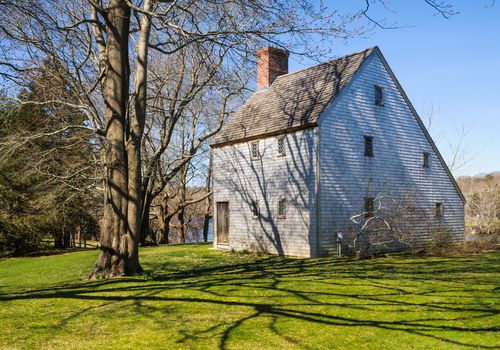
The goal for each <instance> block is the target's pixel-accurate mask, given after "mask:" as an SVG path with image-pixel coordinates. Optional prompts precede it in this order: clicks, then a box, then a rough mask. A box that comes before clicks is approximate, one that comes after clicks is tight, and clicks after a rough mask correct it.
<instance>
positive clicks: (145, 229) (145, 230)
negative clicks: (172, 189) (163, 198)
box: [140, 186, 153, 245]
mask: <svg viewBox="0 0 500 350" xmlns="http://www.w3.org/2000/svg"><path fill="white" fill-rule="evenodd" d="M143 189H144V186H143ZM152 202H153V196H152V195H151V193H150V192H148V193H146V195H145V196H143V200H142V213H141V216H142V219H141V238H140V242H141V245H145V244H146V239H147V238H148V236H149V235H150V234H151V229H150V226H149V217H150V215H149V214H150V212H151V203H152Z"/></svg>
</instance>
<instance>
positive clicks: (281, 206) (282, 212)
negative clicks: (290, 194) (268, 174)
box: [278, 199, 286, 218]
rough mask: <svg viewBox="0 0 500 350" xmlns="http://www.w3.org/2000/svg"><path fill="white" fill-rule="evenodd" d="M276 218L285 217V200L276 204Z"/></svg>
mask: <svg viewBox="0 0 500 350" xmlns="http://www.w3.org/2000/svg"><path fill="white" fill-rule="evenodd" d="M278 216H279V217H282V218H284V217H285V216H286V199H281V200H280V201H279V202H278Z"/></svg>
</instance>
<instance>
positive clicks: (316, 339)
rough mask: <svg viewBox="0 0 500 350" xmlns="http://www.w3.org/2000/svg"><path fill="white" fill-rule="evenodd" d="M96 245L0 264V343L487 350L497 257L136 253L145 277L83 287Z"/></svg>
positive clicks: (494, 316)
mask: <svg viewBox="0 0 500 350" xmlns="http://www.w3.org/2000/svg"><path fill="white" fill-rule="evenodd" d="M96 255H97V251H85V252H78V253H70V254H64V255H58V256H47V257H36V258H12V259H5V260H2V261H0V325H1V326H0V329H1V336H0V348H2V349H149V348H151V349H156V348H158V349H252V350H254V349H280V350H285V349H494V348H498V347H499V346H500V315H499V305H498V302H499V300H500V252H498V251H497V252H496V253H489V254H482V255H473V256H455V257H423V256H422V257H418V256H407V255H406V256H405V255H395V256H389V257H384V258H378V259H374V260H362V261H357V260H351V259H335V258H324V259H291V258H282V257H271V256H254V255H247V254H235V253H229V252H222V251H214V250H211V249H209V246H207V245H189V246H164V247H159V248H145V249H142V250H141V259H142V264H143V267H144V268H145V269H146V271H147V272H148V274H147V276H145V277H137V278H123V279H114V280H101V281H95V282H86V281H83V280H82V278H83V277H84V276H85V274H86V273H87V272H88V271H90V269H91V267H92V265H93V263H94V261H95V258H96Z"/></svg>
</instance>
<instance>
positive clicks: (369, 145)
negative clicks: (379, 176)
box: [365, 136, 373, 157]
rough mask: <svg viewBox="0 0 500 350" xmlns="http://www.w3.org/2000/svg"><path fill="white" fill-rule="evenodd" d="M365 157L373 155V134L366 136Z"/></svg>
mask: <svg viewBox="0 0 500 350" xmlns="http://www.w3.org/2000/svg"><path fill="white" fill-rule="evenodd" d="M365 157H373V136H365Z"/></svg>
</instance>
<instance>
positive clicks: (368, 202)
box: [364, 197, 373, 218]
mask: <svg viewBox="0 0 500 350" xmlns="http://www.w3.org/2000/svg"><path fill="white" fill-rule="evenodd" d="M364 215H365V218H371V217H372V216H373V198H372V197H365V210H364Z"/></svg>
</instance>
